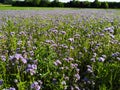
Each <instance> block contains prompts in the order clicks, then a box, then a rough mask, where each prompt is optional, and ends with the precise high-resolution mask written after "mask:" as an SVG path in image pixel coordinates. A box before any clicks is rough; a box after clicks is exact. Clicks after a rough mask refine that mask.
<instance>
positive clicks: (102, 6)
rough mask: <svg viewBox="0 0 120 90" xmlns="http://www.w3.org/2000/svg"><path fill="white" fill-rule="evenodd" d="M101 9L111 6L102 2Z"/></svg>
mask: <svg viewBox="0 0 120 90" xmlns="http://www.w3.org/2000/svg"><path fill="white" fill-rule="evenodd" d="M101 8H109V5H108V3H107V2H102V3H101Z"/></svg>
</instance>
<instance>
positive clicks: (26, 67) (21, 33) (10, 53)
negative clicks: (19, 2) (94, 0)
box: [0, 9, 120, 90]
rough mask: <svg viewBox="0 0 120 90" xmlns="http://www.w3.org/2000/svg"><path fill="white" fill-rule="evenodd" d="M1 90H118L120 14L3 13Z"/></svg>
mask: <svg viewBox="0 0 120 90" xmlns="http://www.w3.org/2000/svg"><path fill="white" fill-rule="evenodd" d="M0 90H120V11H119V10H102V9H101V10H97V9H76V10H73V9H71V10H69V9H68V10H16V11H14V10H11V11H9V10H6V11H0Z"/></svg>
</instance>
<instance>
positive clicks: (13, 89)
mask: <svg viewBox="0 0 120 90" xmlns="http://www.w3.org/2000/svg"><path fill="white" fill-rule="evenodd" d="M8 90H16V89H15V88H13V87H10V88H9V89H8Z"/></svg>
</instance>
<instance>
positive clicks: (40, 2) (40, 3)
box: [0, 0, 120, 8]
mask: <svg viewBox="0 0 120 90" xmlns="http://www.w3.org/2000/svg"><path fill="white" fill-rule="evenodd" d="M0 3H8V4H12V5H13V6H37V7H75V8H120V2H99V1H98V0H95V1H94V2H88V1H77V0H73V1H70V2H67V3H63V2H59V0H54V1H52V2H50V0H25V1H19V0H13V1H12V0H0Z"/></svg>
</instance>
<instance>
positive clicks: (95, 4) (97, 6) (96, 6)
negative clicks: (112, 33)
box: [92, 0, 101, 8]
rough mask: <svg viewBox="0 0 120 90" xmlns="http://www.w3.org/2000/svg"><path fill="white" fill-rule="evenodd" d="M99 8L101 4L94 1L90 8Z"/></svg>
mask: <svg viewBox="0 0 120 90" xmlns="http://www.w3.org/2000/svg"><path fill="white" fill-rule="evenodd" d="M100 6H101V2H99V1H98V0H95V1H94V2H93V3H92V7H94V8H100Z"/></svg>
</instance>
